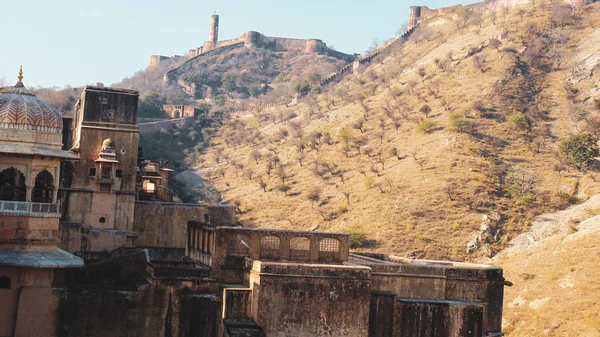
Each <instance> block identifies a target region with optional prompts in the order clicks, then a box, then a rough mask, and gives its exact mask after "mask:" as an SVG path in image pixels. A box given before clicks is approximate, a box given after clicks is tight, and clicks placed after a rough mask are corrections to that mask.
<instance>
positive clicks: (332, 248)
mask: <svg viewBox="0 0 600 337" xmlns="http://www.w3.org/2000/svg"><path fill="white" fill-rule="evenodd" d="M339 259H340V241H339V240H338V239H335V238H322V239H321V241H319V261H320V262H339Z"/></svg>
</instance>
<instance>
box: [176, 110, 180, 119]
mask: <svg viewBox="0 0 600 337" xmlns="http://www.w3.org/2000/svg"><path fill="white" fill-rule="evenodd" d="M179 117H181V112H179V110H177V111H175V118H179Z"/></svg>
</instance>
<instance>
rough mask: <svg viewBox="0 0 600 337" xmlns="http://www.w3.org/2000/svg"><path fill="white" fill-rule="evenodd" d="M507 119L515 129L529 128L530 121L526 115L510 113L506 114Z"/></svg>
mask: <svg viewBox="0 0 600 337" xmlns="http://www.w3.org/2000/svg"><path fill="white" fill-rule="evenodd" d="M508 121H509V122H511V123H512V125H513V127H515V128H516V129H517V130H521V131H527V130H529V126H530V122H529V119H528V118H527V116H525V115H522V114H512V115H510V116H508Z"/></svg>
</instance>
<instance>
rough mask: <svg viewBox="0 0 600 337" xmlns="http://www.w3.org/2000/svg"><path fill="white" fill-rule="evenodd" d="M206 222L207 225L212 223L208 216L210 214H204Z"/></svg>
mask: <svg viewBox="0 0 600 337" xmlns="http://www.w3.org/2000/svg"><path fill="white" fill-rule="evenodd" d="M204 222H205V223H209V222H210V216H208V214H204Z"/></svg>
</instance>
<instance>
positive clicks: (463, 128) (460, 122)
mask: <svg viewBox="0 0 600 337" xmlns="http://www.w3.org/2000/svg"><path fill="white" fill-rule="evenodd" d="M449 119H450V130H452V131H456V132H469V130H470V129H471V122H470V121H469V120H468V119H467V118H466V117H465V116H464V115H463V114H462V113H460V112H453V113H452V114H450V118H449Z"/></svg>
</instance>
